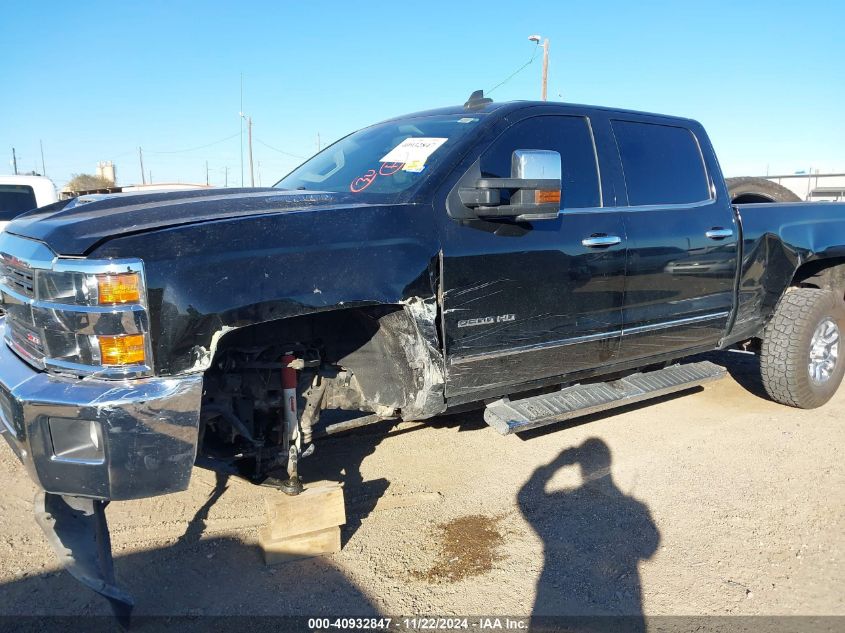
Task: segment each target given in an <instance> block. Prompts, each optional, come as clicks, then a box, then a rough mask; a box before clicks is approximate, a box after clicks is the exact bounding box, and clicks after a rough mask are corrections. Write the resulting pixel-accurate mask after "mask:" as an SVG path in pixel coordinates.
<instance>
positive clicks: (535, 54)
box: [485, 46, 540, 95]
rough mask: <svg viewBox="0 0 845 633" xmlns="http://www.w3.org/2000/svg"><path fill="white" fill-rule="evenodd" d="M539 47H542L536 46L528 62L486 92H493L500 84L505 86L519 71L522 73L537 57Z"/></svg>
mask: <svg viewBox="0 0 845 633" xmlns="http://www.w3.org/2000/svg"><path fill="white" fill-rule="evenodd" d="M539 48H540V47H539V46H535V47H534V52H533V53H532V54H531V59H529V60H528V61H527V62H525V63H524V64H523V65H522V66H520V67H519V68H517V69H516V70H515V71H513V72H512V73H511V74H510V75H508V76H507V77H506V78H505V79H504V80H503V81H500V82H499V83H497V84H496V85H495V86H493V87H492V88H490V90H487V91H486V92H485V94H488V95H489V94H490V93H491V92H493V91H494V90H495V89H496V88H498V87H500V86H504V85H505V84H506V83H508V82H509V81H510V80H511V79H513V78H514V77H516V76H517V75H518V74H519V73H521V72H522V71H523V70H525V68H526V67H527V66H529V65H530V64H531V63H532V62H533V61H534V58H535V57H537V50H538V49H539Z"/></svg>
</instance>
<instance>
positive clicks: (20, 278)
mask: <svg viewBox="0 0 845 633" xmlns="http://www.w3.org/2000/svg"><path fill="white" fill-rule="evenodd" d="M0 271H2V274H3V277H4V278H5V280H6V283H7V284H8V286H9V288H10V289H12V290H14V291H16V292H19V293H20V294H22V295H24V296H26V297H34V296H35V275H34V274H33V272H32V270H31V269H29V268H24V267H22V266H16V265H14V264H12V263H10V262H8V261H5V262H3V264H2V268H0Z"/></svg>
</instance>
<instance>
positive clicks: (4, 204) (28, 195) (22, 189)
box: [0, 185, 38, 222]
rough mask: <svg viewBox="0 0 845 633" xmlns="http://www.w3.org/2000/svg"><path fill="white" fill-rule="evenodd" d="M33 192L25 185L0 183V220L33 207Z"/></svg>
mask: <svg viewBox="0 0 845 633" xmlns="http://www.w3.org/2000/svg"><path fill="white" fill-rule="evenodd" d="M37 206H38V204H37V203H36V202H35V192H34V191H33V190H32V187H29V186H27V185H0V221H2V222H7V221H9V220H11V219H12V218H14V217H16V216H18V215H20V214H21V213H23V212H24V211H29V210H30V209H34V208H35V207H37Z"/></svg>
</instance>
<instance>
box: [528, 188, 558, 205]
mask: <svg viewBox="0 0 845 633" xmlns="http://www.w3.org/2000/svg"><path fill="white" fill-rule="evenodd" d="M534 202H536V203H537V204H548V203H550V202H560V189H538V190H537V191H535V192H534Z"/></svg>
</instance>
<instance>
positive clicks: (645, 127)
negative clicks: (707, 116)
mask: <svg viewBox="0 0 845 633" xmlns="http://www.w3.org/2000/svg"><path fill="white" fill-rule="evenodd" d="M612 125H613V134H614V136H615V137H616V145H617V147H618V148H619V157H620V158H621V160H622V169H623V171H624V173H625V185H626V187H627V189H628V204H629V205H631V206H638V205H655V204H656V205H661V204H690V203H694V202H703V201H706V200H709V199H710V187H709V185H708V182H707V171H706V169H705V167H704V159H703V158H702V156H701V149H700V148H699V146H698V141H697V140H696V138H695V136H694V135H693V133H692V132H691V131H690V130H688V129H687V128H684V127H675V126H671V125H656V124H653V123H641V122H638V121H619V120H617V121H612Z"/></svg>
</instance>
